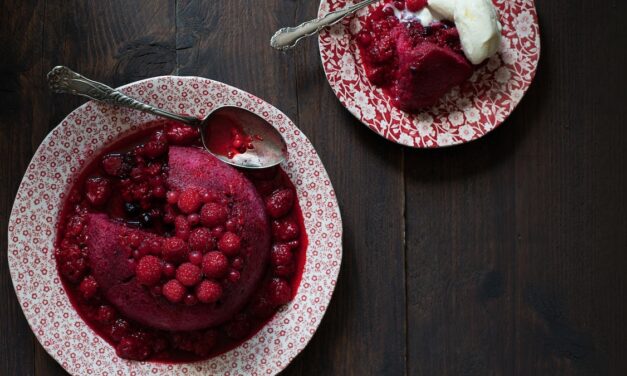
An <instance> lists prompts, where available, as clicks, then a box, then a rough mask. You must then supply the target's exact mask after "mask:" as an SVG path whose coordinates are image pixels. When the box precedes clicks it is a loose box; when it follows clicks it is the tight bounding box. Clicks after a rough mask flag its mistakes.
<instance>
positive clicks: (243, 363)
mask: <svg viewBox="0 0 627 376" xmlns="http://www.w3.org/2000/svg"><path fill="white" fill-rule="evenodd" d="M123 91H124V92H125V93H126V94H128V95H129V96H131V97H134V98H139V99H141V100H143V101H145V102H148V103H150V104H152V105H154V106H157V107H159V108H164V109H166V110H169V111H174V112H180V113H188V114H191V115H196V116H202V115H204V114H205V113H206V112H207V111H208V110H210V109H211V108H214V107H216V106H219V105H235V106H240V107H244V108H246V109H248V110H250V111H253V112H255V113H257V114H258V115H260V116H262V117H263V118H264V119H266V120H268V121H269V122H270V123H272V124H273V126H274V127H275V128H277V129H278V130H279V131H280V132H281V133H282V134H283V136H284V137H285V139H286V141H287V145H288V152H289V159H288V161H287V162H285V163H284V164H283V166H282V167H283V169H284V170H285V171H286V172H287V173H288V175H289V176H290V178H291V179H292V181H293V182H294V185H295V186H296V191H297V195H298V199H299V202H300V205H301V207H302V209H303V213H304V219H305V227H306V230H307V235H308V236H309V247H308V249H307V254H306V264H305V268H304V272H303V277H302V281H301V283H300V287H299V289H298V291H297V294H296V297H295V298H294V300H293V301H292V302H291V303H290V304H288V305H287V306H285V307H284V308H283V309H282V310H281V311H279V312H278V313H277V314H276V315H275V316H274V318H273V319H272V320H271V321H270V322H269V323H268V324H267V325H266V326H265V327H263V328H262V329H261V330H260V331H259V332H258V333H257V334H255V335H254V336H253V337H252V338H250V339H249V340H248V341H246V342H244V343H243V344H242V345H240V346H239V347H237V348H236V349H233V350H231V351H229V352H227V353H225V354H222V355H220V356H217V357H215V358H212V359H209V360H207V361H203V362H198V363H191V364H159V363H147V362H136V361H128V360H124V359H121V358H119V357H117V356H116V354H115V350H114V349H113V347H111V346H110V345H109V344H107V343H106V342H105V341H104V340H103V339H102V338H100V337H99V336H98V335H97V334H95V333H94V332H93V331H92V330H91V329H90V328H89V327H88V326H87V325H86V324H85V323H84V322H83V320H82V319H81V318H80V317H79V316H78V314H77V313H76V311H75V310H74V308H73V307H72V305H71V303H70V301H69V300H68V296H67V294H66V293H65V290H64V289H63V286H62V285H61V282H60V280H59V276H58V274H57V270H56V267H55V260H54V256H53V253H54V252H53V250H54V238H55V234H56V227H57V224H58V217H59V208H60V207H61V203H62V202H63V198H64V197H65V194H66V192H67V191H68V188H69V187H70V185H71V184H72V183H73V181H74V180H75V179H76V177H77V175H78V174H79V173H80V170H81V167H82V166H85V165H86V164H88V163H89V161H90V159H91V158H93V157H94V156H95V155H97V154H98V151H99V150H101V149H102V148H103V147H105V146H106V145H108V144H110V143H112V142H114V141H115V140H116V139H118V138H119V137H121V136H123V135H125V134H128V133H129V132H133V131H136V130H138V129H140V128H141V127H142V125H143V124H144V125H145V124H146V123H147V122H148V121H150V120H153V119H154V117H152V116H151V115H147V114H144V113H139V112H136V111H132V110H127V109H125V108H114V107H111V106H108V105H103V104H99V103H95V102H88V103H86V104H84V105H83V106H81V107H79V108H77V109H76V110H74V111H73V112H72V113H71V114H70V115H69V116H68V117H67V118H65V120H63V121H62V122H61V124H59V125H58V126H57V127H56V128H55V129H54V130H53V131H52V133H50V134H49V135H48V137H46V139H45V140H44V141H43V143H42V144H41V146H40V147H39V149H38V150H37V152H36V153H35V156H34V157H33V159H32V161H31V163H30V165H29V166H28V169H27V171H26V174H25V176H24V179H23V180H22V183H21V185H20V187H19V191H18V193H17V197H16V199H15V203H14V205H13V211H12V212H11V219H10V222H9V246H8V259H9V267H10V270H11V278H12V279H13V285H14V287H15V291H16V293H17V297H18V299H19V302H20V305H21V307H22V310H23V311H24V314H25V316H26V319H27V320H28V323H29V324H30V326H31V329H32V330H33V332H34V333H35V336H37V339H38V340H39V342H40V343H41V344H42V345H43V347H44V348H45V349H46V351H48V353H49V354H50V355H52V357H53V358H54V359H55V360H56V361H57V362H59V364H61V365H62V366H63V368H65V369H66V370H67V371H68V372H70V373H71V374H74V375H91V374H95V375H124V376H127V375H149V374H150V375H154V374H164V375H201V374H202V375H206V374H224V375H243V374H246V375H249V374H252V375H257V374H258V375H273V374H276V373H278V372H279V371H280V370H282V369H283V368H285V367H286V366H287V365H288V364H289V363H290V361H292V359H294V357H295V356H296V355H297V354H298V353H299V352H300V351H301V350H302V349H303V348H304V347H305V345H306V344H307V343H308V341H309V340H310V339H311V337H312V336H313V334H314V332H315V331H316V328H317V327H318V325H319V324H320V320H321V319H322V316H323V315H324V312H325V311H326V309H327V305H328V304H329V300H330V299H331V294H332V293H333V289H334V287H335V282H336V278H337V275H338V272H339V269H340V262H341V259H342V222H341V218H340V212H339V209H338V204H337V200H336V198H335V192H334V191H333V187H332V186H331V182H330V181H329V177H328V175H327V173H326V171H325V169H324V166H323V165H322V162H321V161H320V158H319V157H318V155H317V154H316V151H315V150H314V148H313V146H312V145H311V143H310V142H309V140H308V139H307V137H305V135H304V134H303V133H302V132H301V131H300V130H299V129H298V128H297V127H296V126H295V125H294V123H292V122H291V121H290V119H288V118H287V116H285V115H284V114H283V113H281V112H280V111H279V110H277V109H276V108H274V107H273V106H271V105H270V104H268V103H266V102H264V101H263V100H261V99H259V98H257V97H255V96H253V95H251V94H248V93H245V92H243V91H241V90H238V89H236V88H234V87H231V86H228V85H225V84H222V83H219V82H215V81H211V80H208V79H203V78H198V77H173V76H164V77H156V78H151V79H147V80H143V81H139V82H135V83H132V84H129V85H126V86H125V87H124V88H123Z"/></svg>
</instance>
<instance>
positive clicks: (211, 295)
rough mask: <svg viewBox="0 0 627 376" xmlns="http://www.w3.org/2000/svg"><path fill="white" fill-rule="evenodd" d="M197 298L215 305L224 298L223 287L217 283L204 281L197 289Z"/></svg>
mask: <svg viewBox="0 0 627 376" xmlns="http://www.w3.org/2000/svg"><path fill="white" fill-rule="evenodd" d="M196 297H198V300H199V301H201V302H203V303H215V302H217V301H218V300H219V299H220V298H221V297H222V286H220V285H219V284H218V283H216V282H213V281H207V280H204V281H202V282H201V283H200V285H198V287H196Z"/></svg>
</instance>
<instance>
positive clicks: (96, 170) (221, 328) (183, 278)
mask: <svg viewBox="0 0 627 376" xmlns="http://www.w3.org/2000/svg"><path fill="white" fill-rule="evenodd" d="M228 140H231V141H232V140H233V139H230V138H229V139H228ZM228 140H227V141H228ZM235 146H236V145H233V144H232V143H231V144H229V145H228V146H227V147H226V149H230V148H232V147H235ZM238 146H239V144H238ZM235 149H238V148H235ZM188 150H189V153H191V154H194V155H198V154H199V153H201V152H200V151H199V150H200V138H199V134H198V132H197V131H196V130H194V129H192V128H189V127H186V126H184V125H181V124H178V123H174V122H163V121H158V122H155V123H154V124H151V125H150V126H149V127H148V130H147V131H143V132H139V133H136V134H135V135H131V136H129V137H126V138H124V139H122V140H121V141H119V142H117V143H116V144H114V145H113V146H111V147H109V148H107V149H106V150H105V152H104V153H103V154H101V155H100V156H99V157H98V158H96V159H95V160H94V162H93V163H92V164H91V165H89V166H88V167H87V168H86V169H85V170H84V172H83V173H82V174H81V176H80V177H79V179H78V180H77V181H76V183H75V184H74V186H73V187H72V189H71V190H70V192H69V194H68V196H67V198H66V201H65V204H64V207H63V210H62V214H61V221H60V223H61V226H60V228H59V232H58V235H57V241H56V250H55V257H56V260H57V268H58V272H59V274H60V276H61V279H62V281H63V284H64V286H65V289H66V291H67V293H68V295H69V296H70V299H71V301H72V303H73V305H74V307H75V308H76V310H77V311H78V313H79V314H80V316H81V317H82V318H83V319H84V320H85V321H86V322H87V323H88V324H89V325H90V326H91V327H92V328H93V329H94V330H95V331H96V332H97V333H98V334H99V335H100V336H102V337H103V338H104V339H106V340H107V342H109V343H110V344H111V345H112V346H114V347H115V349H116V352H117V354H118V355H119V356H120V357H122V358H126V359H132V360H149V361H161V362H189V361H195V360H200V359H206V358H208V357H211V356H215V355H217V354H220V353H223V352H225V351H228V350H229V349H232V348H234V347H236V346H237V345H239V344H240V343H241V342H242V341H244V340H246V339H247V338H249V337H250V336H252V335H253V334H254V333H256V332H257V331H258V330H259V329H260V328H261V327H263V325H264V324H265V323H266V322H267V321H268V320H269V319H270V318H271V317H272V315H273V314H274V313H275V312H276V311H277V309H278V308H279V307H281V306H282V305H284V304H286V303H288V302H289V301H290V300H291V299H292V298H293V296H294V294H295V292H296V289H297V288H298V284H299V283H300V277H301V274H302V269H303V266H304V260H305V250H306V248H307V237H306V233H305V229H304V224H303V218H302V214H301V211H300V208H299V205H298V201H297V200H296V194H295V188H294V186H293V184H292V183H291V181H290V180H289V178H288V177H287V175H286V174H285V172H283V171H282V170H281V169H280V168H279V167H274V168H271V169H266V170H260V171H254V172H237V174H239V175H238V176H242V178H240V179H243V180H242V181H247V182H248V183H246V184H249V186H250V187H251V189H252V190H253V191H254V195H255V196H256V197H261V199H260V205H259V207H260V208H261V210H262V213H263V214H262V215H263V216H264V217H266V218H267V229H266V230H264V231H267V236H268V239H271V240H270V242H269V245H268V249H267V250H266V251H267V255H268V256H267V261H266V262H264V264H263V265H262V266H260V267H261V268H263V269H261V271H260V277H259V280H258V281H257V282H256V284H255V285H254V290H252V291H251V292H250V295H249V296H248V298H247V300H246V301H244V303H243V304H241V305H240V306H238V307H239V308H238V309H237V311H236V312H235V314H233V315H232V316H229V317H228V318H227V319H225V320H222V321H221V322H220V323H219V324H216V325H210V326H207V327H201V328H194V329H190V330H179V329H176V330H169V329H168V328H169V325H173V327H176V328H180V327H183V326H184V325H189V323H181V322H167V323H162V322H160V321H159V317H156V320H157V321H156V324H155V325H152V323H153V322H155V321H154V320H155V317H152V316H154V314H153V315H152V316H151V312H145V313H142V312H141V311H138V312H133V308H132V307H131V308H129V307H126V306H125V304H124V302H126V301H129V302H130V301H132V299H133V294H139V296H140V297H143V298H142V299H145V298H146V297H148V298H149V299H152V300H154V307H156V308H159V309H165V310H166V311H168V310H170V311H173V312H183V313H185V314H187V310H196V311H199V312H204V310H205V309H206V310H207V312H210V311H211V310H216V311H217V310H219V309H220V304H226V303H223V302H228V301H229V298H231V297H232V296H229V294H234V293H235V292H236V291H239V290H241V289H243V288H244V286H243V285H242V286H241V287H240V285H241V284H242V283H245V281H246V279H247V278H248V276H249V273H250V270H252V269H251V268H253V267H254V265H252V264H250V262H252V261H251V260H254V257H253V258H251V257H252V256H251V253H250V252H251V249H252V250H254V249H255V248H254V247H253V245H251V244H249V242H250V240H249V238H250V233H247V232H246V231H247V230H246V226H247V225H248V223H243V218H247V217H246V216H245V215H244V214H242V213H241V210H238V206H237V205H238V204H237V203H234V202H233V201H232V200H234V199H235V198H234V197H235V196H231V195H230V194H225V195H220V194H219V192H217V191H212V190H211V189H203V187H197V186H194V185H190V186H183V187H182V188H181V187H180V184H179V187H178V189H176V188H175V187H174V186H173V184H172V175H173V174H174V173H175V171H171V170H170V167H171V166H170V163H169V161H170V160H171V158H172V155H171V154H172V153H177V155H185V154H186V153H188ZM238 151H239V150H238ZM244 151H245V150H244ZM202 153H204V152H202ZM207 155H208V154H207ZM169 157H170V159H169ZM211 158H213V157H211ZM220 163H221V162H220ZM251 183H252V184H251ZM236 195H237V193H236ZM244 204H245V202H244ZM95 238H97V239H95ZM101 239H104V240H101ZM99 247H102V252H106V251H111V252H113V253H111V255H112V256H111V257H110V258H108V259H107V260H105V261H104V265H105V266H104V267H105V271H108V270H112V271H113V272H111V273H110V274H116V273H122V274H123V273H127V274H125V275H123V276H121V277H120V278H122V277H123V280H122V281H118V282H116V283H118V284H113V285H109V284H110V281H109V279H108V278H109V276H108V275H107V274H108V273H103V271H102V270H100V268H102V266H101V265H100V264H99V263H100V262H101V261H102V260H101V258H102V257H101V256H102V255H104V254H105V253H103V254H102V255H100V254H99V252H101V250H100V249H99ZM114 263H115V265H113V264H114ZM107 268H111V269H107ZM103 275H104V276H103ZM115 277H116V276H112V277H111V278H115ZM249 282H250V281H249ZM125 289H127V290H125ZM133 289H135V290H133ZM120 291H122V292H123V293H122V295H123V297H122V298H120V294H121V293H120ZM124 291H127V292H124ZM128 291H131V292H132V293H130V292H128ZM124 294H130V295H124ZM142 294H143V295H142ZM124 296H125V298H124ZM111 299H113V300H111ZM151 304H152V303H151ZM129 309H130V311H129ZM170 311H168V312H170ZM125 312H126V313H125ZM153 313H154V312H153ZM130 316H133V317H130ZM144 316H145V317H144ZM151 320H153V321H151Z"/></svg>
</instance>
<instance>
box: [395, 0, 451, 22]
mask: <svg viewBox="0 0 627 376" xmlns="http://www.w3.org/2000/svg"><path fill="white" fill-rule="evenodd" d="M386 7H390V8H392V10H393V11H394V15H395V16H396V18H398V19H399V20H400V21H401V22H412V21H414V22H415V21H418V22H420V24H421V25H422V26H424V27H426V26H429V25H431V24H432V23H433V22H435V21H439V20H440V18H438V17H436V16H435V15H434V14H432V12H431V10H430V9H429V7H424V8H422V9H421V10H419V11H417V12H412V11H410V10H408V9H407V8H405V9H403V10H399V9H398V8H396V7H395V6H394V5H393V4H392V3H390V4H387V5H386Z"/></svg>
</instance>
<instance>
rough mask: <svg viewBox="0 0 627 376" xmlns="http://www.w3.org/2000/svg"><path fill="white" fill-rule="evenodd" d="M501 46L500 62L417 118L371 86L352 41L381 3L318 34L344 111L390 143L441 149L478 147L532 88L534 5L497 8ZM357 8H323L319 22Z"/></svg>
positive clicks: (536, 53)
mask: <svg viewBox="0 0 627 376" xmlns="http://www.w3.org/2000/svg"><path fill="white" fill-rule="evenodd" d="M493 1H494V3H495V4H496V6H497V7H498V11H499V16H500V19H501V24H502V25H503V38H502V43H501V47H500V51H499V53H498V54H496V55H495V56H493V57H492V58H490V59H489V60H488V61H487V63H485V65H483V66H481V67H479V68H478V69H476V70H475V72H474V74H473V75H472V77H471V78H470V79H469V80H468V81H467V82H466V83H464V84H463V85H462V86H461V87H458V88H455V89H453V90H451V91H450V92H449V93H448V94H446V95H445V96H444V97H443V98H442V99H441V100H440V102H439V103H438V104H437V105H435V106H433V107H431V108H428V109H425V110H424V111H423V112H421V113H418V114H414V115H411V114H407V113H405V112H403V111H401V110H399V109H397V108H396V107H394V106H393V105H392V104H391V103H390V100H389V97H387V95H385V94H384V93H383V91H382V90H381V89H380V88H377V87H375V86H373V85H372V84H371V83H370V81H369V80H368V78H367V77H366V73H365V71H364V68H363V66H362V61H361V56H360V53H359V48H357V45H356V43H354V41H353V35H355V34H356V33H357V32H358V31H359V30H360V29H361V26H362V24H363V22H364V19H365V17H366V15H367V14H368V11H369V10H370V9H373V7H375V6H377V5H378V4H377V3H375V4H374V5H371V6H369V7H367V8H365V9H362V10H361V11H359V12H358V13H357V17H349V18H347V19H345V20H344V21H343V22H342V23H340V24H337V25H335V26H333V27H331V28H329V29H327V30H324V31H322V32H321V33H320V36H319V44H320V56H321V58H322V66H323V68H324V71H325V73H326V76H327V80H328V81H329V84H330V85H331V88H332V89H333V91H334V92H335V95H336V96H337V98H338V99H339V100H340V102H341V103H342V105H344V107H346V108H347V109H348V110H349V111H350V112H351V113H352V114H353V115H354V116H355V117H356V118H357V119H359V120H360V121H361V122H362V123H364V124H365V125H366V126H368V127H369V128H370V129H372V130H373V131H375V132H377V133H378V134H379V135H381V136H383V137H385V138H387V139H388V140H390V141H393V142H396V143H399V144H402V145H406V146H411V147H416V148H437V147H443V146H450V145H455V144H461V143H465V142H469V141H472V140H475V139H477V138H480V137H482V136H483V135H485V134H486V133H488V132H490V131H491V130H493V129H494V128H496V127H498V126H499V125H500V124H501V123H502V122H503V121H504V120H505V119H506V118H507V117H508V116H509V114H510V113H511V112H512V111H513V110H514V108H515V107H516V105H517V104H518V102H520V100H521V99H522V97H523V95H524V94H525V92H526V91H527V89H528V88H529V85H531V81H532V80H533V77H534V76H535V72H536V68H537V65H538V60H539V58H540V31H539V27H538V18H537V15H536V9H535V5H534V1H533V0H493ZM356 2H359V1H357V0H355V1H351V0H322V1H321V2H320V10H319V15H320V16H322V15H324V14H326V13H328V12H330V11H333V10H337V9H340V8H344V7H346V6H348V5H351V4H353V3H356Z"/></svg>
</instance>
